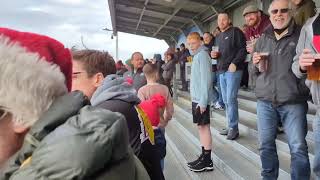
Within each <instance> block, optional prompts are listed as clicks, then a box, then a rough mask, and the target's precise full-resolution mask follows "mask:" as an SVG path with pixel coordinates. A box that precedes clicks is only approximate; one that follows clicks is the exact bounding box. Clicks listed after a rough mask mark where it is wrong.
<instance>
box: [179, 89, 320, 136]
mask: <svg viewBox="0 0 320 180" xmlns="http://www.w3.org/2000/svg"><path fill="white" fill-rule="evenodd" d="M178 93H179V97H182V98H185V99H186V100H190V94H189V92H185V91H178ZM238 104H239V111H246V112H247V113H245V112H243V113H245V114H246V115H248V116H249V117H251V118H253V119H256V114H257V102H256V98H255V95H254V93H253V92H247V91H243V90H241V91H239V95H238ZM308 104H309V112H308V114H307V120H308V130H309V131H310V132H309V133H308V136H307V138H308V139H313V137H314V136H313V128H312V124H313V120H314V119H315V113H314V112H315V109H311V108H315V106H314V105H313V104H312V103H308ZM310 109H311V110H310ZM239 113H240V112H239Z"/></svg>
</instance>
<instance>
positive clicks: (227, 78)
mask: <svg viewBox="0 0 320 180" xmlns="http://www.w3.org/2000/svg"><path fill="white" fill-rule="evenodd" d="M218 26H219V29H220V30H221V33H220V34H219V35H218V36H217V37H216V39H215V45H216V46H219V51H218V52H214V51H211V57H212V58H214V59H217V61H218V65H217V68H218V71H219V73H220V75H219V79H220V87H221V93H222V98H223V102H224V103H225V107H226V117H227V119H228V127H227V128H226V129H224V130H223V131H222V132H221V133H220V134H222V135H227V139H228V140H235V139H237V138H238V137H239V128H238V122H239V111H238V100H237V96H238V90H239V87H240V82H241V77H242V72H243V69H244V60H245V58H246V54H247V53H246V39H245V36H244V34H243V32H242V31H241V30H240V29H239V28H236V27H232V25H231V20H230V16H229V15H228V14H227V13H219V15H218Z"/></svg>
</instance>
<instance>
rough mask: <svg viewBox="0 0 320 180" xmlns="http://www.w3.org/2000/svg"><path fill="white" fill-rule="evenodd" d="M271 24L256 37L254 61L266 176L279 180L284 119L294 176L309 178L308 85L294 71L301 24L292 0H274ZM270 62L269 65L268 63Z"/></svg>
mask: <svg viewBox="0 0 320 180" xmlns="http://www.w3.org/2000/svg"><path fill="white" fill-rule="evenodd" d="M269 13H270V21H271V24H272V26H269V27H268V28H267V29H266V30H265V32H264V33H263V34H262V36H261V37H260V38H259V39H258V40H257V43H256V45H255V47H254V54H253V63H254V64H255V65H256V67H257V68H256V71H257V73H258V78H257V81H256V89H255V91H256V96H257V99H258V101H257V116H258V135H259V141H260V148H259V150H260V158H261V163H262V172H261V175H262V176H263V179H277V178H278V175H279V160H278V155H277V147H276V143H275V139H276V137H277V125H278V123H279V122H282V124H283V127H284V132H285V133H286V135H287V137H288V144H289V147H290V154H291V179H293V180H298V179H299V180H301V179H310V163H309V157H308V147H307V142H306V139H305V138H306V135H307V117H306V114H307V111H308V104H307V99H308V94H309V91H308V88H307V87H306V86H305V84H304V80H299V79H298V78H297V77H296V76H295V75H294V74H293V72H292V70H291V65H292V63H293V61H292V59H293V58H294V56H295V54H296V45H297V43H298V39H299V34H300V27H298V26H297V25H296V24H295V22H294V20H293V17H292V14H293V12H292V5H291V1H290V0H274V1H273V2H272V3H271V5H270V7H269ZM265 65H267V66H265Z"/></svg>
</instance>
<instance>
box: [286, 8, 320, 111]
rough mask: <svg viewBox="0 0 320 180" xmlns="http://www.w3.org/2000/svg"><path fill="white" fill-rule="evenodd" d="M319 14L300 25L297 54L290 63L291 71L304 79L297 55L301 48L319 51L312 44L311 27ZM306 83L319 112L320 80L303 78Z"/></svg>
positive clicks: (314, 52) (299, 53)
mask: <svg viewBox="0 0 320 180" xmlns="http://www.w3.org/2000/svg"><path fill="white" fill-rule="evenodd" d="M318 16H319V14H317V15H316V16H314V17H313V18H310V19H309V20H308V21H307V22H306V24H305V25H304V26H303V27H302V29H301V33H300V38H299V42H298V45H297V49H296V51H297V55H296V56H295V57H294V59H293V61H294V63H293V64H292V71H293V72H294V74H295V75H296V76H297V77H298V78H300V79H302V80H304V79H306V77H307V73H302V72H301V71H300V66H299V56H300V55H301V54H302V51H303V49H309V50H311V51H312V52H311V53H312V54H317V53H320V52H319V51H317V49H316V48H315V46H314V44H313V40H312V39H313V27H312V24H313V22H314V21H315V19H316V18H317V17H318ZM305 83H306V85H307V86H308V88H309V89H310V92H311V95H312V100H313V103H314V104H315V105H316V106H317V111H318V112H317V113H320V81H311V80H308V79H306V80H305Z"/></svg>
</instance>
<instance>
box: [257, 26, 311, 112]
mask: <svg viewBox="0 0 320 180" xmlns="http://www.w3.org/2000/svg"><path fill="white" fill-rule="evenodd" d="M300 29H301V28H300V27H299V26H297V25H296V24H295V23H294V21H293V20H292V21H291V23H290V25H289V27H288V33H287V34H286V35H285V36H284V37H282V38H281V39H280V40H277V39H276V37H275V35H274V29H273V27H272V26H269V27H268V28H267V29H266V31H265V32H264V33H263V34H262V36H261V37H260V38H259V39H258V40H257V42H256V44H255V47H254V52H269V58H268V69H267V71H265V72H263V73H259V72H258V69H257V68H256V69H255V71H256V72H257V74H258V77H257V81H256V89H255V91H256V96H257V98H258V99H259V100H264V101H269V102H272V103H273V105H276V106H278V105H284V104H295V103H302V102H306V101H307V99H308V94H309V90H308V88H307V87H306V86H305V84H304V81H303V80H300V79H298V78H297V77H296V76H295V75H294V74H293V72H292V70H291V66H292V63H293V57H294V56H295V54H296V53H295V49H296V46H297V43H298V39H299V34H300Z"/></svg>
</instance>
